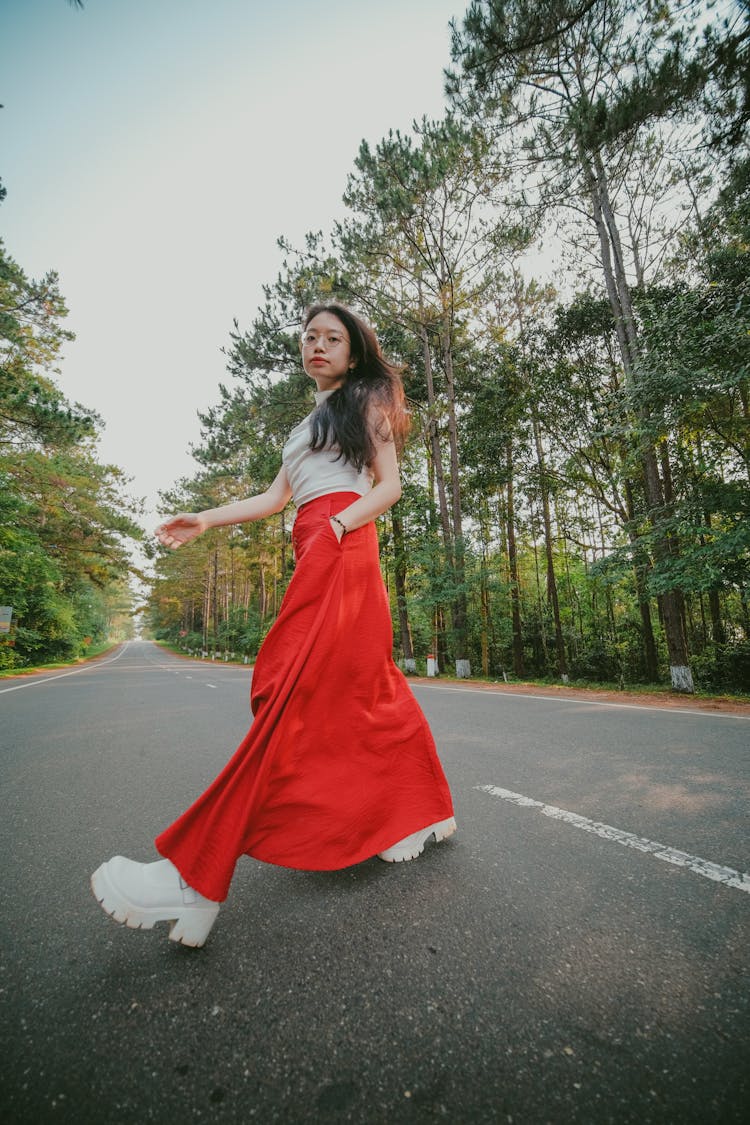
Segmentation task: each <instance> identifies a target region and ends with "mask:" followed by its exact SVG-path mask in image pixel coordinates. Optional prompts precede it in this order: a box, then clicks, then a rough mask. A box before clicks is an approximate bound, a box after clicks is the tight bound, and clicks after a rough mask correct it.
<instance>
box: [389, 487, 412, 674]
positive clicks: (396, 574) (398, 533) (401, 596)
mask: <svg viewBox="0 0 750 1125" xmlns="http://www.w3.org/2000/svg"><path fill="white" fill-rule="evenodd" d="M391 524H392V526H393V555H394V559H393V580H394V582H395V585H396V607H397V610H398V626H399V636H400V639H401V651H402V653H403V656H404V671H405V672H407V673H412V674H413V673H414V672H416V670H417V664H416V661H415V659H414V649H413V647H412V643H411V630H410V629H409V611H408V607H407V602H406V546H405V544H404V524H403V520H402V519H401V513H400V512H399V511H398V505H396V507H395V508H391Z"/></svg>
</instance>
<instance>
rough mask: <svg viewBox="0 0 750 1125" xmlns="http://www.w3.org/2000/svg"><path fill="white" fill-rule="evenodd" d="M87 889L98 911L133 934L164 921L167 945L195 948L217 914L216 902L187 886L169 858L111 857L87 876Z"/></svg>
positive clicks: (200, 944)
mask: <svg viewBox="0 0 750 1125" xmlns="http://www.w3.org/2000/svg"><path fill="white" fill-rule="evenodd" d="M91 889H92V891H93V892H94V896H95V898H96V900H97V902H98V903H100V905H101V907H102V909H103V910H104V911H105V912H106V913H107V914H109V915H110V917H112V918H114V920H115V922H120V923H121V924H124V925H126V926H130V928H131V929H134V930H138V929H140V930H150V929H152V927H153V925H154V923H155V922H169V923H171V924H170V927H169V937H170V940H171V941H179V942H181V943H182V944H183V945H190V946H193V947H194V948H199V947H200V946H202V945H203V943H204V942H205V940H206V938H207V937H208V935H209V933H210V931H211V927H212V926H213V924H214V922H215V921H216V916H217V915H218V913H219V903H218V902H212V901H211V899H208V898H204V897H203V895H200V894H198V892H197V891H194V890H193V888H192V887H189V886H188V884H187V883H186V882H185V880H184V879H183V878H182V876H181V875H180V873H179V871H178V870H177V868H176V867H175V866H174V864H173V863H170V861H169V860H168V859H160V860H157V861H156V863H136V862H135V861H134V860H132V859H125V857H124V856H121V855H116V856H114V858H113V859H110V860H108V861H107V862H106V863H103V864H102V865H101V867H98V868H97V869H96V871H95V872H94V874H93V875H92V876H91Z"/></svg>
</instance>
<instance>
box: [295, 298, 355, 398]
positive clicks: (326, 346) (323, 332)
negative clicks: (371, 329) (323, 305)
mask: <svg viewBox="0 0 750 1125" xmlns="http://www.w3.org/2000/svg"><path fill="white" fill-rule="evenodd" d="M300 348H301V350H302V366H303V367H304V369H305V371H306V372H307V374H308V375H309V376H310V378H311V379H314V380H315V382H316V384H317V387H318V390H319V391H330V390H334V389H335V388H336V387H340V386H341V384H342V383H343V382H344V380H345V379H346V376H347V374H348V372H349V370H350V368H351V367H352V366H353V364H352V357H351V346H350V342H349V333H348V332H347V330H346V328H345V327H344V325H343V324H342V323H341V321H340V320H339V318H338V317H337V316H334V314H333V313H329V312H321V313H318V314H317V316H314V317H313V318H312V320H311V321H309V323H308V325H307V327H306V328H305V330H304V332H303V333H302V342H301V344H300Z"/></svg>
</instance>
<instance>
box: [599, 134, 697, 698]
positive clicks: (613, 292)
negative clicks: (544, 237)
mask: <svg viewBox="0 0 750 1125" xmlns="http://www.w3.org/2000/svg"><path fill="white" fill-rule="evenodd" d="M579 156H580V159H581V165H582V168H583V170H584V173H585V175H586V177H587V180H588V186H589V195H590V199H591V203H592V210H593V219H594V223H595V226H596V229H597V233H598V236H599V247H600V251H601V260H602V268H603V271H604V280H605V285H606V290H607V296H608V298H609V304H610V308H611V310H612V315H613V317H614V320H615V326H616V331H617V339H618V342H619V345H620V353H621V358H622V365H623V371H624V374H625V385H626V388H627V389H628V391H629V393H630V397H631V401H632V403H633V407H634V411H635V414H636V416H637V418H638V421H639V423H640V424H641V425H642V426H643V429H642V431H641V437H640V441H641V449H640V454H641V461H642V465H643V475H644V482H645V486H646V500H647V503H648V509H649V511H648V516H649V520H650V521H651V523H652V525H653V527H654V530H655V531H656V532H657V535H656V539H655V548H654V550H655V554H656V556H657V558H666V557H667V556H668V555H669V554H670V552H671V547H670V544H669V542H668V540H667V538H666V536H664V535H663V534H659V524H660V523H661V522H662V520H663V518H664V491H663V487H662V480H661V477H660V475H659V465H658V461H657V456H656V451H655V449H654V446H653V443H652V442H651V439H650V438H649V436H648V422H649V421H650V419H649V418H648V417H647V415H646V412H645V411H644V409H643V407H642V406H641V404H640V399H639V393H638V392H639V388H638V378H637V373H636V363H637V360H638V357H639V341H638V336H637V331H636V326H635V317H634V315H633V307H632V302H631V299H630V289H629V286H628V281H627V277H626V275H625V267H624V262H623V255H622V247H621V245H620V238H619V233H618V230H617V223H616V221H615V217H614V212H613V209H612V205H611V201H610V199H609V189H608V186H607V179H606V174H605V171H604V166H603V164H602V162H601V158H600V157H599V156H598V154H596V155H595V156H594V158H593V164H592V162H591V161H590V160H589V158H588V156H587V154H586V152H585V150H584V148H583V145H582V144H581V145H580V146H579ZM660 602H661V609H662V617H663V621H664V634H665V638H666V642H667V650H668V652H669V665H670V675H671V680H672V687H673V688H674V689H675V690H676V691H683V692H693V691H694V690H695V687H694V684H693V677H692V673H691V671H690V665H689V659H688V649H687V641H686V638H685V631H684V628H683V624H682V612H681V609H682V607H681V605H680V598H679V596H678V592H677V591H675V590H671V591H668V592H667V593H665V594H663V595H662V597H661V599H660Z"/></svg>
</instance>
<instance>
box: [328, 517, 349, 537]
mask: <svg viewBox="0 0 750 1125" xmlns="http://www.w3.org/2000/svg"><path fill="white" fill-rule="evenodd" d="M328 522H329V523H330V525H331V527H332V528H333V534H334V535H335V536H336V538H337V539H338V541H339V543H340V542H341V540H342V539H343V538H344V535H345V534H346V532H345V531H344V528H343V525H342V524H341V521H340V520H337V519H334V517H333V516H329V517H328Z"/></svg>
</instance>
